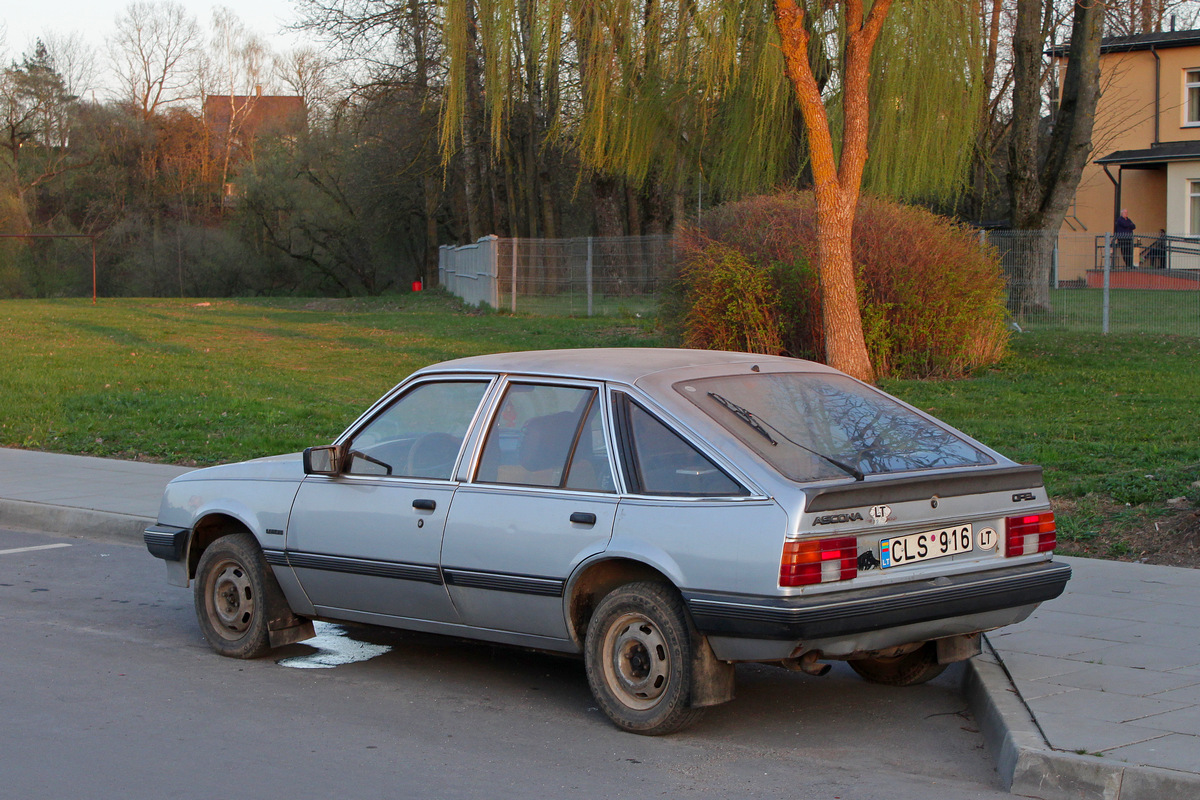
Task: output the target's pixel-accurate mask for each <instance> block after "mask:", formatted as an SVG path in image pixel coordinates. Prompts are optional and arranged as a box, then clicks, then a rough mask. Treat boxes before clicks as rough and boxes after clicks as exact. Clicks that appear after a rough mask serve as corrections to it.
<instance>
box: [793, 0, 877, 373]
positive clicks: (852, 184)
mask: <svg viewBox="0 0 1200 800" xmlns="http://www.w3.org/2000/svg"><path fill="white" fill-rule="evenodd" d="M890 7H891V0H876V2H875V3H874V4H873V5H872V6H871V10H870V12H869V14H868V15H867V16H866V17H865V18H864V17H863V3H862V2H861V0H847V2H845V3H844V11H843V13H844V14H845V22H846V28H847V34H846V45H845V50H844V53H843V56H844V58H843V69H844V71H843V82H844V84H843V91H842V98H843V99H842V118H843V120H844V121H843V125H842V142H841V157H840V159H839V157H838V156H836V155H835V154H834V145H833V134H832V132H831V129H830V125H829V118H828V116H827V115H826V112H825V102H824V98H823V97H822V96H821V89H820V87H819V86H818V85H817V80H816V77H815V76H814V75H813V71H812V66H811V64H810V63H809V52H808V46H809V35H808V31H807V30H806V28H805V26H804V11H803V10H802V9H801V8H800V6H799V5H797V2H796V0H775V25H776V27H777V28H778V30H779V35H780V39H781V44H782V49H783V56H784V61H785V62H786V65H787V72H788V78H789V79H791V82H792V86H793V89H794V90H795V92H796V99H797V101H798V105H799V107H800V113H801V115H802V116H803V118H804V127H805V131H806V132H807V134H808V146H809V163H810V164H811V165H812V174H813V183H814V187H815V190H816V196H817V265H816V266H817V280H818V282H819V283H820V290H821V320H822V325H823V329H824V336H825V360H826V362H827V363H828V364H829V366H831V367H833V368H834V369H840V370H841V371H843V372H845V373H847V374H849V375H851V376H853V377H855V378H858V379H860V380H863V381H868V382H870V381H873V380H874V377H875V373H874V369H873V368H872V366H871V359H870V356H869V355H868V353H867V344H866V338H865V337H864V335H863V327H862V311H861V309H860V308H859V305H858V291H857V288H856V286H855V280H854V255H853V249H852V244H853V240H854V214H855V211H856V210H857V208H858V194H859V191H860V189H861V187H862V176H863V167H864V166H865V165H866V161H867V129H868V121H869V111H870V109H869V107H868V100H867V90H868V87H869V82H870V66H871V64H870V61H871V51H872V49H873V48H874V46H875V42H876V40H877V39H878V37H879V31H880V29H881V28H882V26H883V20H884V18H885V17H886V16H887V13H888V9H889V8H890Z"/></svg>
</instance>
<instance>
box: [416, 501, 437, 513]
mask: <svg viewBox="0 0 1200 800" xmlns="http://www.w3.org/2000/svg"><path fill="white" fill-rule="evenodd" d="M413 508H416V509H420V510H421V511H433V510H434V509H436V508H437V502H436V501H434V500H419V499H418V500H413Z"/></svg>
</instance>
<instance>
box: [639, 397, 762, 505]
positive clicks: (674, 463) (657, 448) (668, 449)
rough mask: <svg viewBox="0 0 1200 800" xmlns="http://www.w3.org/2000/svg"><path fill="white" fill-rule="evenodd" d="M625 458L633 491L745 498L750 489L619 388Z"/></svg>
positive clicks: (686, 495) (668, 494) (681, 495)
mask: <svg viewBox="0 0 1200 800" xmlns="http://www.w3.org/2000/svg"><path fill="white" fill-rule="evenodd" d="M615 398H616V418H617V420H618V426H619V428H620V432H621V448H622V452H621V462H622V465H623V466H624V468H625V475H626V478H627V480H628V481H629V484H630V485H629V489H630V491H632V492H633V493H634V494H654V495H666V496H670V497H744V496H746V495H748V494H749V492H748V491H746V489H745V488H744V487H743V486H741V485H740V484H739V483H738V482H737V481H735V480H734V479H733V478H731V477H729V475H728V474H727V473H726V472H725V471H724V470H723V469H721V468H720V467H718V466H717V465H716V464H715V463H713V461H712V460H711V459H709V458H708V457H707V456H705V455H704V454H703V453H701V452H700V451H699V450H697V449H696V448H695V447H693V446H692V445H691V444H689V443H688V442H687V440H685V439H684V438H683V437H682V436H680V435H679V434H677V433H676V432H675V431H673V430H672V429H671V428H670V427H668V426H667V425H665V424H664V423H663V422H662V421H660V420H659V419H658V418H657V417H655V416H654V415H653V414H651V413H650V412H648V411H647V410H646V409H644V408H642V407H641V406H640V405H638V404H637V403H635V402H633V401H632V400H631V399H629V397H628V395H624V394H620V393H617V394H615Z"/></svg>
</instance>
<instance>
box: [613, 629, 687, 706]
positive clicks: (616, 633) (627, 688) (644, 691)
mask: <svg viewBox="0 0 1200 800" xmlns="http://www.w3.org/2000/svg"><path fill="white" fill-rule="evenodd" d="M604 677H605V683H607V684H608V686H609V687H611V688H612V689H613V693H614V694H615V695H616V697H617V699H618V700H620V701H621V703H623V704H624V705H626V706H629V707H630V708H633V709H637V710H639V711H644V710H646V709H650V708H653V707H654V706H655V705H656V704H657V703H658V702H659V700H660V699H661V698H662V696H663V694H664V693H665V692H666V690H667V687H668V686H669V684H670V678H671V650H670V648H669V647H668V646H667V641H666V639H665V637H664V636H663V634H662V632H661V631H660V630H659V627H658V625H656V624H655V623H654V621H653V620H651V619H650V618H648V617H646V616H645V615H643V614H636V613H627V614H622V615H621V616H620V617H618V618H617V619H616V620H614V621H613V623H612V624H611V625H609V627H608V631H607V632H606V634H605V637H604Z"/></svg>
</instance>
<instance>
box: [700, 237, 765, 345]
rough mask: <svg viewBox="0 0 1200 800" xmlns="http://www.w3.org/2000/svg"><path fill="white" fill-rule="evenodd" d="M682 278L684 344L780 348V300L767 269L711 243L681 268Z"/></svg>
mask: <svg viewBox="0 0 1200 800" xmlns="http://www.w3.org/2000/svg"><path fill="white" fill-rule="evenodd" d="M683 279H684V281H685V284H686V286H687V287H688V307H687V310H686V312H685V313H686V317H685V320H684V327H685V335H684V343H685V344H686V345H687V346H689V347H701V348H705V349H713V350H743V351H745V352H748V353H770V354H774V353H779V352H780V351H781V350H782V349H783V326H782V324H781V322H782V320H781V316H780V305H781V302H780V301H781V298H780V293H779V291H778V289H777V287H776V285H775V282H774V281H773V280H772V276H771V275H770V273H769V272H767V271H766V270H761V269H758V268H756V267H755V266H754V265H753V264H751V263H750V262H749V261H748V260H747V259H746V257H745V256H744V255H742V254H741V253H739V252H738V251H737V250H734V249H733V248H730V247H726V246H724V245H721V244H716V243H713V244H710V245H708V246H706V247H705V248H704V250H703V251H702V252H701V253H700V254H699V258H697V259H695V260H694V261H693V262H692V263H691V265H690V266H687V267H685V268H684V272H683Z"/></svg>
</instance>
